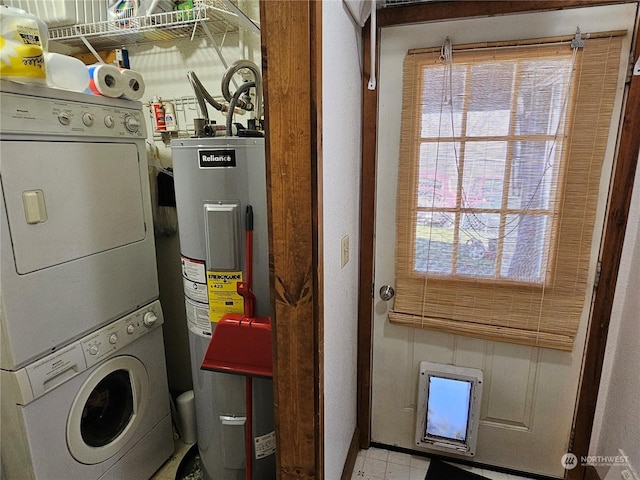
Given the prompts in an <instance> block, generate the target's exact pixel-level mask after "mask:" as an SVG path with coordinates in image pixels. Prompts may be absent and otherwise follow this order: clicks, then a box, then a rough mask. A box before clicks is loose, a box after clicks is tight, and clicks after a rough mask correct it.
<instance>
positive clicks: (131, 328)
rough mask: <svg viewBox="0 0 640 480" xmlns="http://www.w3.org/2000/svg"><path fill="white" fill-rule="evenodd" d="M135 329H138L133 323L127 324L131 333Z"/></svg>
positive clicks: (128, 331)
mask: <svg viewBox="0 0 640 480" xmlns="http://www.w3.org/2000/svg"><path fill="white" fill-rule="evenodd" d="M135 331H136V327H134V326H133V324H132V323H130V324H129V325H127V333H129V334H131V333H133V332H135Z"/></svg>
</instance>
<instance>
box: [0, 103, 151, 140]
mask: <svg viewBox="0 0 640 480" xmlns="http://www.w3.org/2000/svg"><path fill="white" fill-rule="evenodd" d="M87 97H89V99H90V98H91V97H90V96H89V95H87ZM118 103H119V104H121V103H123V102H122V101H119V102H118ZM134 105H135V104H134ZM134 105H132V106H131V108H127V107H126V106H120V105H118V106H116V105H113V106H112V105H102V104H96V103H91V102H77V101H72V100H66V99H56V98H42V97H29V96H24V95H15V94H11V93H4V92H3V93H2V110H1V111H0V115H1V118H0V123H1V124H2V133H3V134H5V133H16V134H20V133H24V134H30V135H33V134H34V133H38V134H39V135H65V136H78V137H108V138H120V139H122V138H146V136H147V135H146V131H145V122H144V118H143V117H142V111H141V110H140V109H139V108H135V106H134Z"/></svg>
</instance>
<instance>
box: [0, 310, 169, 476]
mask: <svg viewBox="0 0 640 480" xmlns="http://www.w3.org/2000/svg"><path fill="white" fill-rule="evenodd" d="M162 323H163V317H162V310H161V308H160V303H159V302H157V301H156V302H153V303H152V304H150V305H148V306H146V307H144V308H142V309H139V310H137V311H135V312H133V313H131V314H129V315H127V316H125V317H123V318H121V319H119V320H117V321H115V322H113V323H111V324H109V325H108V326H106V327H103V328H101V329H99V330H97V331H95V332H93V333H92V334H90V335H87V336H86V337H84V338H82V339H80V340H78V341H75V342H73V343H71V344H70V345H67V346H65V347H64V348H62V349H60V350H58V351H57V352H55V353H53V354H51V355H48V356H46V357H44V358H42V359H41V360H38V361H37V362H34V363H32V364H30V365H28V366H27V367H25V368H22V369H20V370H17V371H13V372H10V371H4V370H3V371H1V375H2V377H1V381H2V382H1V386H0V387H1V389H2V402H1V405H0V406H1V409H2V429H1V432H0V435H1V446H2V465H3V469H4V473H5V474H6V477H5V478H6V479H7V480H12V479H19V480H26V479H29V480H74V479H77V480H98V479H100V480H124V479H126V480H148V479H149V478H150V477H151V475H152V474H153V473H154V472H155V471H156V470H157V469H158V468H159V467H160V466H161V465H162V463H163V462H164V461H165V460H166V459H167V458H168V457H169V456H170V455H171V454H172V452H173V437H172V427H171V415H170V407H169V396H168V390H167V375H166V367H165V356H164V348H163V341H162V328H161V325H162Z"/></svg>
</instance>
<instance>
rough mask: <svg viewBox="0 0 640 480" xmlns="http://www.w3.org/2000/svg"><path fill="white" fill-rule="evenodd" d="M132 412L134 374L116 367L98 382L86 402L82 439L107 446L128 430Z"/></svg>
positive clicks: (83, 414)
mask: <svg viewBox="0 0 640 480" xmlns="http://www.w3.org/2000/svg"><path fill="white" fill-rule="evenodd" d="M132 415H133V390H132V387H131V377H130V375H129V372H128V371H126V370H116V371H115V372H112V373H110V374H109V375H107V376H106V377H105V378H104V379H103V380H102V381H101V382H100V383H98V385H97V386H96V387H95V388H94V389H93V391H92V392H91V394H90V395H89V398H88V399H87V401H86V403H85V405H84V409H83V411H82V419H81V420H80V433H81V435H82V439H83V440H84V442H85V443H86V444H87V445H89V446H91V447H103V446H105V445H108V444H110V443H111V442H113V441H114V440H115V439H116V438H117V437H118V436H119V435H120V434H121V433H122V432H123V431H124V430H125V429H126V427H127V425H128V424H129V422H130V421H131V417H132Z"/></svg>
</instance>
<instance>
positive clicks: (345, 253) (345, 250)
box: [340, 235, 349, 268]
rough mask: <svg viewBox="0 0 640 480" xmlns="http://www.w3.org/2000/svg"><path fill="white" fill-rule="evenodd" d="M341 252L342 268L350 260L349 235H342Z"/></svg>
mask: <svg viewBox="0 0 640 480" xmlns="http://www.w3.org/2000/svg"><path fill="white" fill-rule="evenodd" d="M340 252H341V253H340V260H341V263H342V268H344V266H345V265H346V264H347V263H348V262H349V235H345V236H344V237H342V242H341V248H340Z"/></svg>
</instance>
